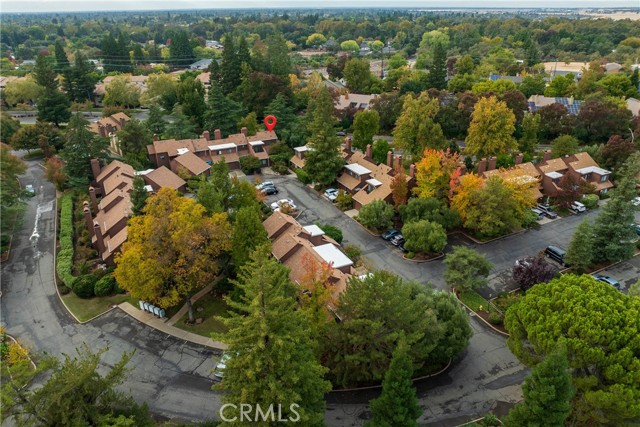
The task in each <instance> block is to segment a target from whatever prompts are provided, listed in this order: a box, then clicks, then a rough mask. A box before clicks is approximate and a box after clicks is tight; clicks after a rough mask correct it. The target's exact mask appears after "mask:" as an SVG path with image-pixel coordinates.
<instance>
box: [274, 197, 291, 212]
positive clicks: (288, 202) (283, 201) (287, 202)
mask: <svg viewBox="0 0 640 427" xmlns="http://www.w3.org/2000/svg"><path fill="white" fill-rule="evenodd" d="M285 205H286V206H289V208H291V209H293V210H295V209H297V206H296V204H295V203H293V200H291V199H280V200H278V201H277V202H273V203H271V210H272V211H275V210H278V212H279V211H280V208H282V207H283V206H285Z"/></svg>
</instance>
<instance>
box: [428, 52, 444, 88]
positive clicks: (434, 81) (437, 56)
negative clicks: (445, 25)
mask: <svg viewBox="0 0 640 427" xmlns="http://www.w3.org/2000/svg"><path fill="white" fill-rule="evenodd" d="M427 84H428V86H429V87H430V88H435V89H446V87H447V47H446V46H445V45H444V44H443V43H436V44H435V46H434V47H433V60H432V62H431V66H430V67H429V75H428V76H427Z"/></svg>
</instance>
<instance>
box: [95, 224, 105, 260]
mask: <svg viewBox="0 0 640 427" xmlns="http://www.w3.org/2000/svg"><path fill="white" fill-rule="evenodd" d="M93 233H94V235H95V236H96V246H97V248H96V250H97V251H98V254H99V255H100V258H102V254H103V253H104V238H103V237H102V230H100V224H98V222H97V221H96V222H94V223H93Z"/></svg>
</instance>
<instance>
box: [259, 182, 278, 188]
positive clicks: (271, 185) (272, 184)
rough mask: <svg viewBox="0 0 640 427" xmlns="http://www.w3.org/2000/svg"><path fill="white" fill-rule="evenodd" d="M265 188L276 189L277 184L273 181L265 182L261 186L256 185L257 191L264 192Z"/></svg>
mask: <svg viewBox="0 0 640 427" xmlns="http://www.w3.org/2000/svg"><path fill="white" fill-rule="evenodd" d="M264 187H275V184H274V183H273V182H271V181H265V182H261V183H260V184H258V185H256V189H257V190H262V189H263V188H264Z"/></svg>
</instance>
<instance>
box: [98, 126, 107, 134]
mask: <svg viewBox="0 0 640 427" xmlns="http://www.w3.org/2000/svg"><path fill="white" fill-rule="evenodd" d="M98 132H100V136H108V135H107V129H106V128H105V127H104V126H103V125H101V124H98Z"/></svg>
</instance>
